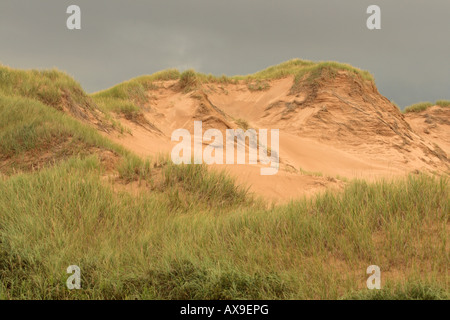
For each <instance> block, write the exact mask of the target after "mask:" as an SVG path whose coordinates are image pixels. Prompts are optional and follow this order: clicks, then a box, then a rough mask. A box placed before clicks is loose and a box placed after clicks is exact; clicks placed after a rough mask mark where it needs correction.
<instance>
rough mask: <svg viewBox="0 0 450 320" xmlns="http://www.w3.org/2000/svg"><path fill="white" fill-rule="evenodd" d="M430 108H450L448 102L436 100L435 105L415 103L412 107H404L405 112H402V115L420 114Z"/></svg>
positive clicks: (449, 102)
mask: <svg viewBox="0 0 450 320" xmlns="http://www.w3.org/2000/svg"><path fill="white" fill-rule="evenodd" d="M432 106H440V107H443V108H446V107H450V100H437V101H436V102H435V103H432V102H419V103H415V104H413V105H410V106H409V107H406V108H405V110H404V111H403V113H409V112H422V111H425V110H427V109H428V108H430V107H432Z"/></svg>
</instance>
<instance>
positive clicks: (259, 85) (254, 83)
mask: <svg viewBox="0 0 450 320" xmlns="http://www.w3.org/2000/svg"><path fill="white" fill-rule="evenodd" d="M247 87H248V90H250V91H266V90H268V89H270V84H269V83H268V82H267V81H262V80H259V79H257V80H250V81H248V84H247Z"/></svg>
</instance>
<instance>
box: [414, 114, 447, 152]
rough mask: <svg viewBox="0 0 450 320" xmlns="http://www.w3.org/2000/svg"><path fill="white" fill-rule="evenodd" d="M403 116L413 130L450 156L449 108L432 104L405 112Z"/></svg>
mask: <svg viewBox="0 0 450 320" xmlns="http://www.w3.org/2000/svg"><path fill="white" fill-rule="evenodd" d="M405 118H406V121H408V123H409V124H410V125H411V127H412V128H413V129H414V131H416V132H417V133H418V134H420V135H421V136H422V137H423V138H424V139H425V140H428V141H430V142H432V143H434V144H436V145H438V146H439V147H440V148H441V149H442V151H443V152H445V154H446V155H447V157H449V156H450V108H442V107H439V106H434V107H431V108H428V109H427V110H425V111H422V112H418V113H416V112H410V113H407V114H406V115H405Z"/></svg>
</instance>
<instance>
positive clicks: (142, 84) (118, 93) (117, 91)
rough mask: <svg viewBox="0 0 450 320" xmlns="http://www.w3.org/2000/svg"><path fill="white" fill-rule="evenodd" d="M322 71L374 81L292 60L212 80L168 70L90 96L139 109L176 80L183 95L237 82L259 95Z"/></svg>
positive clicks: (325, 64)
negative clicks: (272, 83)
mask: <svg viewBox="0 0 450 320" xmlns="http://www.w3.org/2000/svg"><path fill="white" fill-rule="evenodd" d="M324 70H327V71H328V72H330V73H331V74H334V75H336V74H337V72H338V71H340V70H343V71H347V72H349V73H350V74H352V75H356V76H360V77H361V78H362V79H364V80H367V81H371V82H374V81H375V80H374V78H373V76H372V75H371V74H370V73H369V72H368V71H364V70H360V69H358V68H355V67H352V66H351V65H349V64H345V63H339V62H333V61H322V62H314V61H308V60H301V59H292V60H289V61H286V62H283V63H280V64H278V65H276V66H272V67H269V68H267V69H264V70H262V71H259V72H256V73H253V74H249V75H245V76H242V75H236V76H231V77H229V76H225V75H222V76H214V75H212V74H204V73H200V72H196V71H195V70H193V69H189V70H186V71H184V72H183V73H180V72H179V71H178V70H176V69H169V70H165V71H160V72H157V73H155V74H153V75H147V76H141V77H138V78H134V79H131V80H129V81H126V82H123V83H121V84H118V85H116V86H114V87H112V88H110V89H107V90H103V91H100V92H97V93H94V94H92V97H93V98H94V100H95V101H96V102H97V103H98V104H99V105H101V106H103V107H104V108H108V103H105V102H102V99H105V98H112V99H119V100H124V101H132V102H134V103H135V104H136V105H137V106H138V107H139V105H140V103H141V102H142V101H143V99H145V92H146V91H148V90H152V89H156V87H155V85H154V82H155V81H159V80H179V81H180V87H181V88H182V89H183V90H184V91H185V92H190V91H192V90H194V89H195V88H197V87H198V85H199V84H202V83H219V84H229V83H231V84H236V83H237V82H238V81H245V82H246V83H247V84H248V87H249V90H253V91H262V90H267V89H268V88H269V85H268V83H267V82H266V80H275V79H281V78H284V77H287V76H295V78H296V81H297V82H298V81H300V80H303V79H304V77H305V76H307V75H311V74H312V77H311V78H309V80H308V81H312V79H313V78H315V77H317V76H318V75H320V74H322V72H323V71H324ZM140 101H141V102H140Z"/></svg>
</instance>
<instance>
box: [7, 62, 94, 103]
mask: <svg viewBox="0 0 450 320" xmlns="http://www.w3.org/2000/svg"><path fill="white" fill-rule="evenodd" d="M0 94H2V95H6V96H21V97H26V98H29V99H34V100H38V101H40V102H42V103H44V104H46V105H49V106H52V107H54V108H57V109H61V105H62V104H63V102H64V99H67V98H70V99H72V100H74V102H75V103H77V104H78V105H80V106H82V107H85V108H94V106H93V105H91V104H90V99H89V97H88V96H87V95H86V94H85V93H84V91H83V89H82V88H81V86H80V84H79V83H78V82H76V81H75V80H74V79H73V78H71V77H70V76H69V75H67V74H66V73H64V72H61V71H58V70H56V69H53V70H43V71H41V70H17V69H11V68H9V67H6V66H2V65H0Z"/></svg>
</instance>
